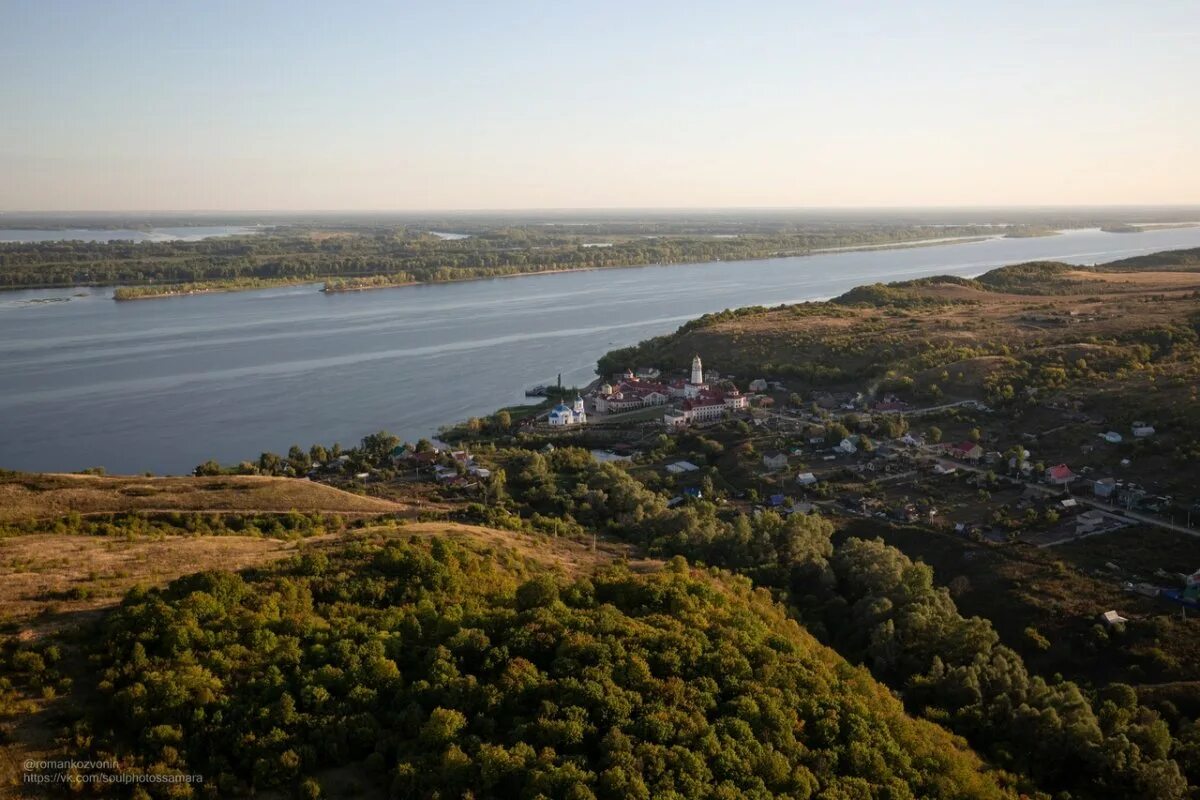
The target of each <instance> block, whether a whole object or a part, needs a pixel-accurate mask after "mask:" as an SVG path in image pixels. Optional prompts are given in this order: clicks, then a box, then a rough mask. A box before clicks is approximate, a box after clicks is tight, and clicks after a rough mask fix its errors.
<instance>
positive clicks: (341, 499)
mask: <svg viewBox="0 0 1200 800" xmlns="http://www.w3.org/2000/svg"><path fill="white" fill-rule="evenodd" d="M406 509H407V506H404V505H401V504H399V503H394V502H391V501H389V500H382V499H379V498H374V497H364V496H361V495H357V494H351V493H350V492H344V491H342V490H340V489H335V488H333V487H330V486H326V485H324V484H320V483H313V482H312V481H307V480H296V479H293V478H269V477H260V476H221V477H214V478H180V477H175V478H142V477H133V476H97V475H66V474H36V475H35V474H25V473H17V474H14V475H8V476H5V477H3V478H0V523H4V522H18V521H22V520H31V519H56V518H59V517H63V516H65V515H67V514H71V513H76V514H81V515H88V514H115V513H121V512H128V511H198V512H214V513H219V512H231V513H272V512H278V513H283V512H287V511H303V512H323V513H331V514H332V513H336V514H388V513H396V512H400V511H404V510H406Z"/></svg>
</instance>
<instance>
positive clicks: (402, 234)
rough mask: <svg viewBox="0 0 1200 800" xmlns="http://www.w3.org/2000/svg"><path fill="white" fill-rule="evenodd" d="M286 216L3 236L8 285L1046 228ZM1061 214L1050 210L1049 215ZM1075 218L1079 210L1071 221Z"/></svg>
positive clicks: (394, 282) (222, 284) (129, 282)
mask: <svg viewBox="0 0 1200 800" xmlns="http://www.w3.org/2000/svg"><path fill="white" fill-rule="evenodd" d="M443 222H447V223H448V224H443V225H442V226H441V227H443V228H445V227H454V228H455V229H456V230H457V231H458V232H456V233H454V234H445V233H432V232H431V230H436V228H434V227H433V226H435V225H438V224H439V222H438V221H437V220H436V219H435V220H429V221H421V222H417V223H413V222H409V223H404V224H400V223H391V224H382V223H379V222H372V221H371V220H369V219H367V220H362V219H359V220H356V221H350V220H346V221H323V222H320V223H316V222H298V221H289V222H287V223H286V224H275V225H271V226H266V227H262V228H260V229H257V230H258V232H256V233H254V234H252V235H241V236H228V237H222V238H212V239H204V240H201V241H170V242H139V243H134V242H119V241H115V242H80V241H45V242H32V243H0V289H23V288H48V287H66V286H115V287H118V288H117V289H116V290H115V291H114V298H115V299H117V300H133V299H143V298H151V297H161V296H172V295H183V294H196V293H203V292H213V291H235V290H239V289H257V288H266V287H270V286H277V285H284V284H294V283H322V284H323V285H324V287H323V288H324V290H325V291H329V292H339V291H353V290H361V289H370V288H383V287H388V286H402V285H408V284H412V283H437V282H446V281H459V280H471V279H478V278H494V277H503V276H509V275H521V274H532V273H538V272H549V271H562V270H576V269H601V268H607V267H626V266H639V265H647V264H675V263H691V262H704V261H729V260H745V259H762V258H773V257H781V256H795V255H805V254H809V253H814V252H819V251H823V250H831V249H847V248H877V247H899V246H911V245H914V244H918V243H937V242H941V241H955V240H958V241H966V240H969V239H972V238H983V237H990V236H996V235H1001V234H1003V235H1007V236H1031V235H1049V234H1052V233H1053V232H1054V230H1055V229H1054V228H1053V227H1050V226H1049V225H1048V224H1042V225H1033V224H1031V223H1019V224H1012V225H1007V226H997V225H996V224H993V223H978V222H974V221H964V222H962V223H961V224H930V223H925V222H919V221H907V220H903V219H896V220H891V221H889V220H887V219H882V220H881V219H866V220H863V219H837V220H833V221H816V220H810V219H805V218H800V219H794V218H791V217H788V216H786V215H783V216H780V217H779V218H777V219H768V220H766V221H763V220H756V221H753V222H749V221H745V220H743V219H741V218H738V217H734V218H732V219H728V220H726V219H711V218H700V219H697V220H688V219H687V218H686V217H685V218H675V217H668V218H664V219H656V220H636V219H632V220H625V219H622V220H609V221H605V222H583V221H579V220H574V219H567V220H563V221H561V222H555V223H531V222H530V221H528V220H508V219H501V220H497V219H492V218H485V219H472V218H468V219H464V220H456V221H453V222H449V221H443ZM1051 222H1053V221H1051ZM1063 222H1064V223H1065V222H1069V220H1063Z"/></svg>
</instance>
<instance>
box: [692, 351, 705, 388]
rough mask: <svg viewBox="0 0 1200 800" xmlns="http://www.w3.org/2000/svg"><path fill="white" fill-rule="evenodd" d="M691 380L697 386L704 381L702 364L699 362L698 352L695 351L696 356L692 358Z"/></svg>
mask: <svg viewBox="0 0 1200 800" xmlns="http://www.w3.org/2000/svg"><path fill="white" fill-rule="evenodd" d="M691 382H692V383H694V384H696V385H697V386H699V385H700V384H702V383H704V365H702V364H701V363H700V354H699V353H697V354H696V357H695V358H693V359H692V381H691Z"/></svg>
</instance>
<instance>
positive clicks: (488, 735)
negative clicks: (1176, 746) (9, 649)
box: [94, 536, 1012, 798]
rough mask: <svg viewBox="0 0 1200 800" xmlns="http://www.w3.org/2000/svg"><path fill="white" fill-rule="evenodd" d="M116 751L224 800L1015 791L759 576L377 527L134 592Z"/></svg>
mask: <svg viewBox="0 0 1200 800" xmlns="http://www.w3.org/2000/svg"><path fill="white" fill-rule="evenodd" d="M98 641H99V642H100V643H99V645H98V648H97V649H98V651H99V657H98V661H97V666H98V667H99V672H98V674H97V676H96V679H97V680H98V689H99V691H100V693H101V695H102V696H103V697H104V698H105V699H104V701H103V707H102V709H101V716H100V717H98V718H97V719H96V721H99V720H100V719H103V720H104V721H105V725H106V726H108V725H111V733H105V732H104V731H107V730H108V728H107V727H104V728H95V729H94V731H95V732H96V733H97V734H99V736H98V738H97V740H96V741H95V750H96V754H97V755H104V754H105V753H109V752H112V753H117V754H120V756H121V757H122V763H123V764H125V765H127V766H125V767H124V768H123V769H125V770H128V771H130V772H137V771H140V770H148V771H156V772H161V773H167V774H170V773H196V772H198V773H201V774H204V775H206V776H208V778H209V780H211V781H213V783H214V785H216V786H218V787H219V789H220V792H221V794H222V796H238V795H243V794H247V793H249V792H250V791H257V792H261V791H264V790H272V789H274V790H281V791H285V792H291V791H299V792H301V793H302V794H303V796H308V797H314V796H317V794H318V790H319V791H320V792H322V793H323V796H332V797H338V796H347V797H348V796H355V797H363V796H379V797H382V796H385V795H386V794H387V792H388V791H390V792H391V793H392V794H393V795H395V796H405V797H410V796H411V797H433V796H441V797H458V796H464V795H465V794H466V793H470V794H471V796H475V797H522V796H528V797H533V796H543V797H563V798H589V797H599V798H626V797H650V796H666V795H673V796H677V797H728V798H734V797H761V798H767V797H783V796H788V797H817V796H820V797H829V798H833V797H892V798H915V797H922V798H939V797H945V798H949V797H955V798H993V797H995V798H999V797H1006V796H1012V795H1011V793H1009V792H1008V791H1007V790H1004V789H1002V788H1001V787H1000V786H999V785H998V783H997V779H998V776H996V775H995V774H994V773H991V772H989V771H987V770H986V769H985V767H984V765H983V764H982V763H981V762H980V760H979V759H978V758H977V757H976V756H975V755H974V754H972V753H971V752H970V751H969V750H967V749H966V748H965V746H964V745H963V744H962V742H961V741H960V740H958V739H956V738H954V737H952V736H950V735H949V734H947V733H946V732H945V731H943V730H942V729H940V728H938V727H937V726H935V725H933V724H931V723H928V722H923V721H918V720H914V719H912V718H910V717H908V716H906V715H905V714H904V712H903V709H902V707H901V705H900V703H899V701H898V700H896V699H895V698H894V697H893V696H892V695H891V694H890V692H888V691H887V690H886V689H885V688H883V687H882V686H880V685H879V684H878V683H876V682H875V681H874V680H872V679H871V678H870V676H869V674H868V673H867V672H866V671H865V670H863V669H861V668H854V667H851V666H850V665H849V664H847V663H846V662H845V661H844V660H843V659H841V658H840V657H839V656H837V655H836V654H835V653H833V651H831V650H829V649H827V648H825V647H823V646H822V645H820V644H818V643H817V642H816V641H815V640H814V639H812V637H810V636H809V635H808V634H807V633H806V632H804V631H803V630H802V629H801V628H800V627H799V626H797V625H796V624H795V623H794V622H792V621H791V620H789V619H788V618H787V616H786V614H785V612H784V610H783V609H782V608H781V607H780V606H778V605H776V604H774V603H773V602H771V600H770V599H769V596H768V595H767V594H766V593H764V592H755V591H753V590H751V589H750V588H749V584H748V582H746V581H744V580H733V579H728V578H719V577H715V576H712V575H707V574H700V573H694V572H692V571H691V570H690V569H689V568H687V566H686V564H685V563H684V562H682V561H681V560H679V561H676V562H673V563H672V564H671V565H670V567H669V568H668V569H664V570H659V571H657V572H655V573H653V574H649V575H637V574H634V573H632V572H630V571H628V570H627V569H625V568H623V567H611V568H608V569H604V570H601V571H600V572H598V573H595V574H594V575H592V576H591V577H581V578H578V579H575V580H571V579H569V578H567V577H566V576H565V575H563V574H562V573H561V572H557V571H553V570H551V571H547V570H545V568H544V567H543V566H542V565H541V564H539V563H537V562H534V561H531V560H529V559H526V558H523V557H521V556H519V555H518V554H516V553H515V552H513V551H511V550H508V551H505V550H498V549H496V548H492V547H488V548H484V549H480V548H479V547H478V546H463V545H456V544H451V543H449V542H448V541H447V540H445V539H441V538H438V539H434V540H432V541H431V542H430V541H428V540H425V541H418V542H410V543H399V542H396V541H394V540H392V541H385V540H380V539H373V538H372V537H370V536H365V537H362V538H361V539H360V540H359V541H358V543H357V544H356V545H352V546H347V547H344V548H340V549H338V550H333V551H331V550H327V549H326V550H320V551H311V552H307V553H306V554H304V555H302V556H300V557H298V558H296V559H293V560H290V561H286V562H280V564H279V565H278V566H276V567H273V568H269V569H264V570H261V571H258V572H255V573H250V574H248V575H245V576H238V575H235V574H232V573H228V572H209V573H203V574H198V575H194V576H191V577H186V578H182V579H180V580H178V581H176V582H174V583H172V584H171V585H170V586H168V587H167V588H166V589H165V590H162V591H161V592H150V593H146V594H138V595H134V596H131V597H130V598H129V600H127V602H126V604H125V605H124V606H123V607H122V609H121V610H120V611H119V612H118V613H117V614H115V615H114V616H113V617H112V618H111V619H110V621H109V622H108V624H107V625H106V627H105V631H104V634H103V636H102V637H101V638H100V639H99V640H98Z"/></svg>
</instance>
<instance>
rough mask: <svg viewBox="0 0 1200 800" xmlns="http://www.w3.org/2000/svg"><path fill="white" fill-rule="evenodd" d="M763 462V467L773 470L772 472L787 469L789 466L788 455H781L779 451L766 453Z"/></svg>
mask: <svg viewBox="0 0 1200 800" xmlns="http://www.w3.org/2000/svg"><path fill="white" fill-rule="evenodd" d="M762 460H763V466H764V467H766V468H767V469H769V470H771V471H772V472H776V471H778V470H781V469H787V465H788V457H787V453H780V452H778V451H775V452H770V453H764V454H763V459H762Z"/></svg>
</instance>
